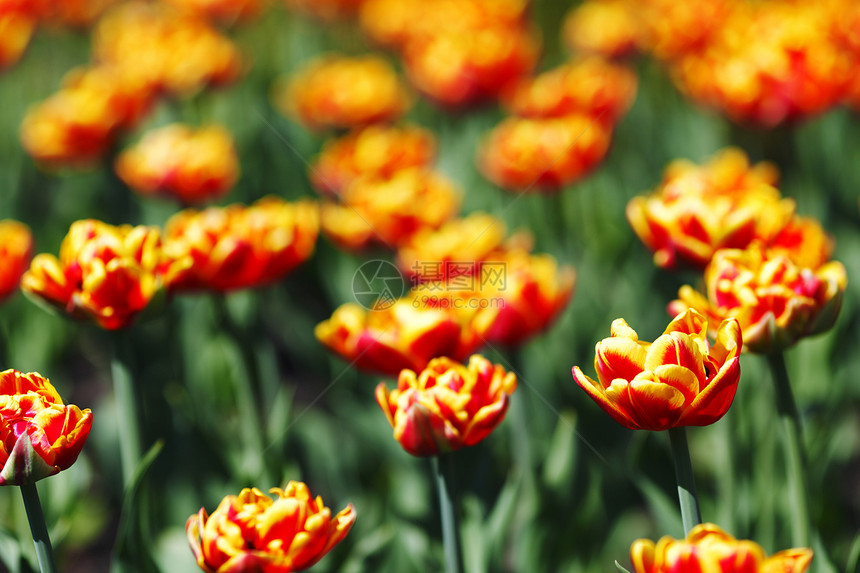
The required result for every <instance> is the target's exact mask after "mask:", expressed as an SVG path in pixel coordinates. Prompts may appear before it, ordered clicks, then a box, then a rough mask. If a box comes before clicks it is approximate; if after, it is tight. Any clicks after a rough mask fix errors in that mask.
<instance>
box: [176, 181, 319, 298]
mask: <svg viewBox="0 0 860 573" xmlns="http://www.w3.org/2000/svg"><path fill="white" fill-rule="evenodd" d="M318 233H319V209H318V207H317V205H316V204H315V203H313V202H311V201H298V202H296V203H289V202H287V201H284V200H283V199H279V198H277V197H264V198H263V199H260V200H259V201H257V202H256V203H254V204H253V205H251V206H245V205H239V204H236V205H229V206H227V207H209V208H208V209H204V210H202V211H196V210H194V209H186V210H184V211H181V212H179V213H177V214H176V215H174V216H173V217H171V218H170V219H169V220H168V221H167V224H166V225H165V229H164V251H165V253H167V254H168V256H169V257H170V258H171V259H173V260H190V261H192V262H191V264H189V265H185V266H182V267H177V268H176V272H173V273H171V274H170V275H168V276H166V277H165V283H166V284H167V287H168V288H169V289H170V290H171V291H176V292H183V291H195V290H213V291H219V292H226V291H231V290H236V289H242V288H254V287H257V286H262V285H264V284H268V283H271V282H274V281H277V280H280V279H281V278H283V277H284V276H285V275H286V274H287V273H289V272H290V271H292V270H293V269H294V268H295V267H296V266H298V265H299V264H301V263H302V262H304V261H305V260H307V259H308V257H310V256H311V254H312V253H313V251H314V246H315V245H316V240H317V235H318Z"/></svg>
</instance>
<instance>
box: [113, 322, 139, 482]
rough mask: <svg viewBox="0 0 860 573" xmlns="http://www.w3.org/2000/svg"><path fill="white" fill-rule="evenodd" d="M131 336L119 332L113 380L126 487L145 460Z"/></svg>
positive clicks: (114, 347) (115, 342)
mask: <svg viewBox="0 0 860 573" xmlns="http://www.w3.org/2000/svg"><path fill="white" fill-rule="evenodd" d="M127 336H128V333H125V332H117V333H115V336H114V339H113V358H112V359H111V365H110V369H111V377H112V378H113V391H114V396H115V398H116V406H117V426H118V433H119V445H120V460H121V463H122V481H123V486H128V484H129V482H130V480H131V478H132V476H133V475H134V472H135V470H136V469H137V464H138V463H139V462H140V458H141V446H140V421H139V419H138V412H137V397H136V396H135V391H134V378H133V377H132V367H131V351H130V348H129V341H128V338H127Z"/></svg>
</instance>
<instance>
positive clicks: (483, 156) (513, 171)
mask: <svg viewBox="0 0 860 573" xmlns="http://www.w3.org/2000/svg"><path fill="white" fill-rule="evenodd" d="M611 138H612V129H611V127H609V126H607V125H605V124H603V123H602V122H599V121H595V120H594V119H593V118H592V117H590V116H587V115H583V114H572V115H567V116H564V117H553V118H547V119H529V118H519V117H509V118H508V119H506V120H504V121H502V122H501V123H500V124H499V125H497V126H496V127H495V128H494V129H493V130H492V131H491V132H490V133H489V134H487V136H486V138H485V139H484V141H483V143H482V144H481V146H480V148H479V149H478V157H477V162H478V167H479V168H480V170H481V173H483V174H484V176H485V177H486V178H487V179H489V180H490V181H492V182H493V183H495V184H496V185H498V186H499V187H502V188H504V189H509V190H516V191H521V192H527V191H541V190H542V191H546V192H550V191H557V190H558V189H560V188H561V187H564V186H566V185H569V184H570V183H573V182H574V181H576V180H577V179H579V178H581V177H582V176H584V175H585V174H586V173H588V172H589V171H591V170H592V169H593V168H594V167H595V166H596V165H597V164H598V163H599V162H600V161H601V160H602V159H603V158H604V157H605V155H606V152H607V151H608V150H609V143H610V140H611Z"/></svg>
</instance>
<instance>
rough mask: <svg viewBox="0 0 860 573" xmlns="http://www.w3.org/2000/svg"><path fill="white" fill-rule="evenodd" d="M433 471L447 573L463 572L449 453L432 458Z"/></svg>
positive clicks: (452, 460) (451, 458) (452, 469)
mask: <svg viewBox="0 0 860 573" xmlns="http://www.w3.org/2000/svg"><path fill="white" fill-rule="evenodd" d="M433 473H434V474H435V475H436V488H437V490H438V491H439V511H440V513H441V514H442V542H443V543H444V546H445V570H446V571H447V573H463V551H462V549H461V548H460V524H459V522H458V520H457V515H456V492H455V489H454V459H453V457H452V456H451V454H440V455H439V456H437V457H434V458H433Z"/></svg>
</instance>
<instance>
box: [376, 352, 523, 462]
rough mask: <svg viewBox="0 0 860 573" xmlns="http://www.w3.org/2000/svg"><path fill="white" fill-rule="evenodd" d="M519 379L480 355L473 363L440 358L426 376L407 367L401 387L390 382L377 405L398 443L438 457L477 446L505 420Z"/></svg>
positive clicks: (417, 453) (379, 389) (414, 452)
mask: <svg viewBox="0 0 860 573" xmlns="http://www.w3.org/2000/svg"><path fill="white" fill-rule="evenodd" d="M516 388H517V377H516V375H515V374H514V373H513V372H505V369H504V368H502V367H501V366H499V365H494V364H493V363H492V362H490V361H489V360H487V359H486V358H484V357H483V356H480V355H478V354H476V355H474V356H472V357H471V358H469V363H468V364H467V365H464V364H460V363H459V362H455V361H454V360H451V359H449V358H435V359H433V360H431V361H430V363H429V364H427V367H426V368H424V369H423V370H421V371H420V372H415V371H412V370H409V369H404V370H402V371H401V372H400V376H399V377H398V379H397V388H396V389H394V390H391V391H389V390H388V388H387V387H386V386H385V383H384V382H381V383H380V384H379V385H378V386H377V387H376V401H377V402H378V403H379V407H380V408H382V411H383V412H385V416H386V417H387V418H388V422H389V423H390V424H391V427H392V428H394V439H395V440H397V441H398V442H400V445H401V446H403V449H404V450H406V451H407V452H409V453H410V454H412V455H413V456H422V457H423V456H435V455H438V454H442V453H446V452H451V451H454V450H459V449H460V448H462V447H465V446H474V445H475V444H477V443H478V442H480V441H481V440H483V439H484V438H486V437H487V436H488V435H489V434H490V432H492V431H493V430H494V429H495V428H496V426H498V425H499V423H500V422H501V421H502V420H503V419H504V417H505V413H506V412H507V410H508V403H509V401H510V396H511V394H513V393H514V390H516Z"/></svg>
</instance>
